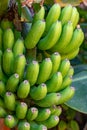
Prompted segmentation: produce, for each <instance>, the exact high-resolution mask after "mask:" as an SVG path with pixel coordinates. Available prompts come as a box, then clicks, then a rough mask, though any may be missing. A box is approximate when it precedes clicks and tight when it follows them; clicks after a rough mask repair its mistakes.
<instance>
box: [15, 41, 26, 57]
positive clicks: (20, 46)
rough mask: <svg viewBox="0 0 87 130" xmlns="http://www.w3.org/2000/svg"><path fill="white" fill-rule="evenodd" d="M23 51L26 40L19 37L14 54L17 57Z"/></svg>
mask: <svg viewBox="0 0 87 130" xmlns="http://www.w3.org/2000/svg"><path fill="white" fill-rule="evenodd" d="M23 52H24V41H23V39H17V41H16V42H15V44H14V47H13V53H14V56H15V57H16V56H18V55H20V54H23Z"/></svg>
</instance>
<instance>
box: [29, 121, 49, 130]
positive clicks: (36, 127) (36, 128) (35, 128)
mask: <svg viewBox="0 0 87 130" xmlns="http://www.w3.org/2000/svg"><path fill="white" fill-rule="evenodd" d="M30 129H31V130H47V127H46V126H45V125H43V124H37V123H36V122H34V121H32V122H30Z"/></svg>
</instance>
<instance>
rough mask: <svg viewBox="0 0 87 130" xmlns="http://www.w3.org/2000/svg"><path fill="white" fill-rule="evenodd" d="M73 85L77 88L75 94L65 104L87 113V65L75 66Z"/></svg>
mask: <svg viewBox="0 0 87 130" xmlns="http://www.w3.org/2000/svg"><path fill="white" fill-rule="evenodd" d="M72 86H74V87H75V89H76V92H75V95H74V96H73V98H72V99H71V100H69V101H68V102H67V103H65V104H66V105H67V106H69V107H70V108H72V109H74V110H77V111H79V112H82V113H86V114H87V65H78V66H76V67H75V75H74V77H73V82H72Z"/></svg>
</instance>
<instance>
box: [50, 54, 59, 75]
mask: <svg viewBox="0 0 87 130" xmlns="http://www.w3.org/2000/svg"><path fill="white" fill-rule="evenodd" d="M50 58H51V61H52V71H51V74H50V77H52V76H53V74H54V73H56V72H57V70H58V68H59V66H60V62H61V56H60V54H59V53H58V52H54V53H53V54H52V55H51V56H50Z"/></svg>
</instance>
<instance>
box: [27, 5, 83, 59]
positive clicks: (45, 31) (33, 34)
mask: <svg viewBox="0 0 87 130" xmlns="http://www.w3.org/2000/svg"><path fill="white" fill-rule="evenodd" d="M78 22H79V13H78V11H77V9H76V7H72V6H71V5H67V6H65V7H64V8H61V7H60V5H59V4H57V3H56V4H54V5H52V7H51V8H50V10H49V12H48V14H47V15H46V14H45V8H44V6H42V7H41V9H40V10H39V11H38V12H37V13H35V15H34V17H33V21H32V26H31V29H30V31H29V32H28V34H27V36H26V37H25V42H24V43H25V47H26V48H27V49H32V48H34V47H35V46H37V48H38V49H39V50H42V51H46V52H47V53H48V54H52V53H53V52H59V53H60V54H61V56H62V59H65V58H68V59H73V58H74V57H75V56H76V55H77V54H78V53H79V47H80V45H81V44H82V42H83V40H84V33H83V31H82V29H81V28H80V25H78Z"/></svg>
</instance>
